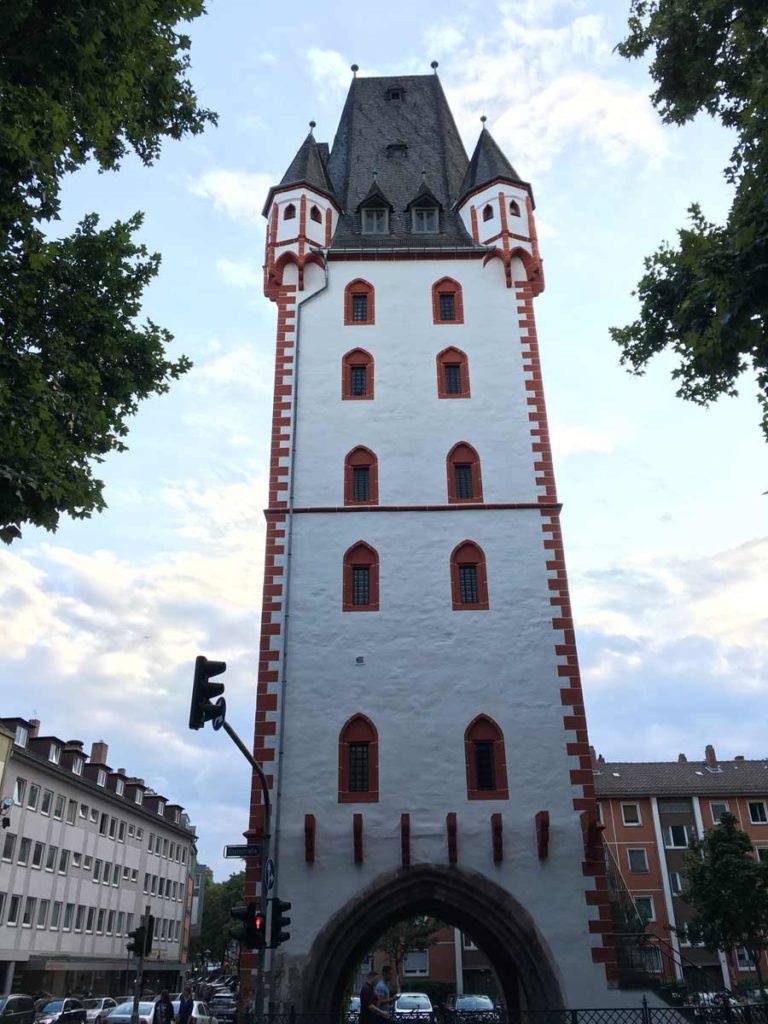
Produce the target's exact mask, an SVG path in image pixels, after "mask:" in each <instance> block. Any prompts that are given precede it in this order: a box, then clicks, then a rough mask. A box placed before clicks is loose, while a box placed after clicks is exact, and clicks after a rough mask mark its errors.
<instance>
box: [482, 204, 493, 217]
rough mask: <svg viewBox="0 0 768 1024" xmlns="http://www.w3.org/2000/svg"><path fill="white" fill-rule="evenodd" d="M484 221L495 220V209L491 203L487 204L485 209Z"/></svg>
mask: <svg viewBox="0 0 768 1024" xmlns="http://www.w3.org/2000/svg"><path fill="white" fill-rule="evenodd" d="M483 220H493V207H492V206H491V204H490V203H486V204H485V206H484V207H483Z"/></svg>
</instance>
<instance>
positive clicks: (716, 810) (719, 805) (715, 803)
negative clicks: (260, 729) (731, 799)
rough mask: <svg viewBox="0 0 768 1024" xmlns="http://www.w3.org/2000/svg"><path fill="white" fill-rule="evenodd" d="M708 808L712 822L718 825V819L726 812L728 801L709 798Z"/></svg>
mask: <svg viewBox="0 0 768 1024" xmlns="http://www.w3.org/2000/svg"><path fill="white" fill-rule="evenodd" d="M709 810H710V812H711V814H712V824H713V825H719V824H720V819H721V818H722V816H723V815H724V814H727V813H728V801H727V800H710V801H709Z"/></svg>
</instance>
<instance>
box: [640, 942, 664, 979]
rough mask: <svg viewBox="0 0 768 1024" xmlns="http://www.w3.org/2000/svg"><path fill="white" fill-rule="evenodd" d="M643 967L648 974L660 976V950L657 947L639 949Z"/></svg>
mask: <svg viewBox="0 0 768 1024" xmlns="http://www.w3.org/2000/svg"><path fill="white" fill-rule="evenodd" d="M640 952H641V955H642V958H643V967H644V968H645V970H646V971H647V972H648V973H649V974H661V968H662V963H661V950H660V949H659V947H658V946H645V947H644V948H643V949H641V951H640Z"/></svg>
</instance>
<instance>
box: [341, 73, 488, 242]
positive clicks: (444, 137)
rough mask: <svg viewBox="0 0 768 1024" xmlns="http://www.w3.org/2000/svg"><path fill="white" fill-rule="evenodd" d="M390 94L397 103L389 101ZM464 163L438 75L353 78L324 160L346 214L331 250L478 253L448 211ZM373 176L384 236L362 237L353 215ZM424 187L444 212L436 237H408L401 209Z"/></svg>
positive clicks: (405, 212) (405, 215)
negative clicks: (386, 213)
mask: <svg viewBox="0 0 768 1024" xmlns="http://www.w3.org/2000/svg"><path fill="white" fill-rule="evenodd" d="M393 88H394V89H399V90H401V93H402V98H401V99H399V100H393V99H389V98H388V94H389V93H390V91H391V90H392V89H393ZM403 146H405V147H406V148H405V149H404V148H403ZM468 163H469V161H468V160H467V154H466V152H465V150H464V146H463V145H462V142H461V138H460V137H459V133H458V130H457V128H456V124H455V122H454V120H453V115H452V114H451V111H450V109H449V107H448V103H447V101H446V98H445V94H444V93H443V88H442V86H441V84H440V79H439V78H438V77H437V75H403V76H398V77H393V78H355V79H353V81H352V85H351V86H350V90H349V94H348V95H347V100H346V103H345V104H344V109H343V111H342V114H341V120H340V122H339V127H338V130H337V132H336V137H335V139H334V141H333V147H332V149H331V155H330V159H329V161H328V173H329V175H330V179H331V183H332V185H333V189H334V193H335V195H336V196H337V197H338V199H339V201H340V203H341V205H342V207H343V210H344V213H343V214H342V216H341V218H340V219H339V225H338V227H337V229H336V233H335V235H334V238H333V243H332V246H331V248H332V249H344V248H355V249H360V248H364V249H380V248H391V247H398V248H400V247H410V248H418V249H423V248H438V247H439V248H446V247H450V248H455V247H461V248H468V249H473V248H478V246H476V245H475V243H474V242H473V241H472V239H471V237H470V235H469V234H468V233H467V231H466V229H465V228H464V225H463V223H462V221H461V218H460V217H459V215H458V213H456V212H455V210H454V209H453V207H454V204H455V203H456V200H457V199H458V198H459V192H460V188H461V183H462V180H463V178H464V175H465V173H466V170H467V165H468ZM374 170H375V171H376V172H377V174H376V183H377V185H378V187H379V188H380V189H381V191H382V192H383V193H384V195H385V196H386V197H387V198H388V200H389V201H390V202H391V203H392V205H393V207H394V209H393V212H392V215H391V217H390V227H391V231H390V233H389V234H388V235H378V236H372V235H363V234H361V232H360V214H359V213H358V212H357V210H358V206H359V204H360V202H361V200H363V199H364V198H365V196H366V194H367V193H368V190H369V189H370V187H371V182H372V181H373V172H374ZM422 172H423V173H422ZM423 182H426V184H427V186H428V187H429V189H430V190H431V191H432V192H433V193H434V195H435V197H436V198H437V199H438V200H439V201H440V203H441V204H442V207H443V209H442V211H441V215H440V226H441V231H440V234H438V235H414V234H412V233H411V217H410V213H409V211H408V210H407V209H406V208H407V206H408V203H410V202H411V200H412V199H413V198H414V197H415V196H416V194H417V193H418V191H419V189H420V187H421V185H422V183H423Z"/></svg>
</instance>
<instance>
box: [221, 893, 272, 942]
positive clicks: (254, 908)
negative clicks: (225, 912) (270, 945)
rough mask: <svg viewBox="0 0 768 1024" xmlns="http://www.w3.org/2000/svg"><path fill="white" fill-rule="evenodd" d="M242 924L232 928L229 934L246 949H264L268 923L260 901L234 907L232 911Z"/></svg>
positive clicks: (231, 915) (232, 914)
mask: <svg viewBox="0 0 768 1024" xmlns="http://www.w3.org/2000/svg"><path fill="white" fill-rule="evenodd" d="M229 914H230V917H233V918H234V919H235V920H236V921H239V922H240V924H239V925H237V927H235V928H230V930H229V934H230V935H231V936H232V938H233V939H234V940H235V941H236V942H239V943H240V945H241V946H245V947H246V949H263V948H264V947H265V946H266V939H267V923H266V921H265V920H264V915H263V914H262V912H261V911H260V910H259V905H258V903H249V904H247V905H246V906H244V907H233V908H232V909H231V910H230V912H229Z"/></svg>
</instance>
